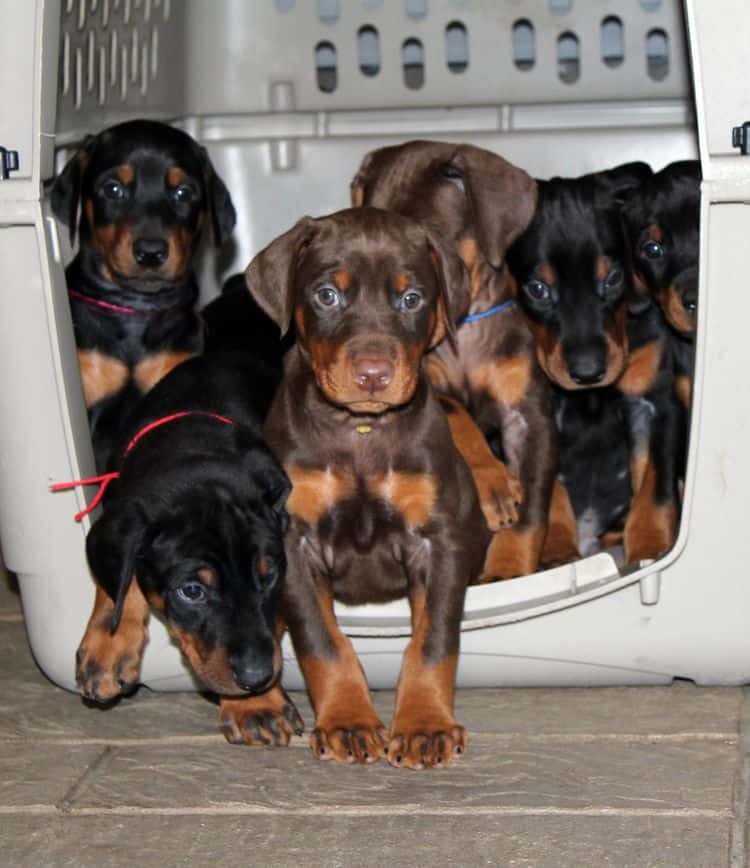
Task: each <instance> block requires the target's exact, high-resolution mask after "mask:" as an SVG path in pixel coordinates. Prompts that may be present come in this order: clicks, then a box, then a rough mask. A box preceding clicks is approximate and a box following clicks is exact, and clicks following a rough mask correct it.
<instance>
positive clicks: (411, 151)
mask: <svg viewBox="0 0 750 868" xmlns="http://www.w3.org/2000/svg"><path fill="white" fill-rule="evenodd" d="M352 201H353V204H355V205H372V206H374V207H378V208H387V209H389V210H392V211H396V212H398V213H399V214H404V215H406V216H408V217H411V218H413V219H416V220H419V221H420V222H422V223H424V224H425V225H426V226H429V227H432V228H433V229H434V230H437V231H438V232H439V233H440V234H441V235H442V237H443V238H444V239H445V240H446V241H447V243H448V244H449V245H450V247H451V248H452V249H453V250H455V251H456V252H457V253H458V254H459V255H460V256H461V258H462V259H463V261H464V263H465V265H466V267H467V269H468V270H469V274H470V284H471V305H470V309H469V314H470V316H469V317H467V319H466V320H464V322H463V323H462V324H461V325H460V327H459V329H458V337H457V348H458V351H457V352H454V351H453V348H452V347H451V346H449V345H447V344H443V345H442V346H440V347H438V348H437V349H436V350H435V352H434V353H433V354H432V356H431V358H430V365H429V374H430V379H431V380H432V382H433V385H435V387H436V388H437V389H438V391H440V392H441V393H444V394H447V395H450V396H452V397H453V398H454V399H456V400H458V401H459V402H460V403H461V404H462V405H463V406H464V407H466V408H468V410H469V411H470V413H471V415H472V416H473V418H474V419H475V421H476V423H477V424H478V426H479V428H480V429H481V431H482V433H483V434H484V435H485V436H487V437H496V436H497V435H499V443H500V446H501V451H502V455H503V457H504V459H505V461H506V462H507V464H508V466H509V469H510V471H511V472H512V473H513V474H514V475H515V476H516V477H517V478H518V480H519V481H520V483H521V488H522V490H523V496H524V501H523V504H522V506H521V509H520V512H519V515H518V521H517V523H516V525H515V527H513V528H511V529H502V530H500V532H499V533H500V536H501V538H502V546H501V551H502V553H503V558H502V559H501V561H500V562H499V563H498V565H497V573H496V574H495V577H497V578H509V577H511V576H519V575H525V574H527V573H531V572H534V570H535V569H536V568H537V565H538V564H539V561H540V557H541V555H542V546H543V544H544V542H545V535H547V533H546V532H547V522H548V511H549V508H550V495H551V492H552V486H553V479H554V474H555V467H556V460H557V456H556V440H555V431H554V424H553V422H552V418H551V413H550V407H549V396H548V387H547V384H546V381H545V378H544V375H543V373H542V372H541V370H540V369H539V366H538V364H537V361H536V358H535V350H534V341H533V338H532V336H531V334H530V332H529V329H528V327H527V325H526V323H525V322H524V318H523V316H522V314H521V312H520V311H519V310H518V308H517V307H516V305H515V303H514V300H513V295H514V287H513V284H512V280H511V278H510V275H509V272H508V269H507V266H506V264H505V251H506V249H507V247H508V246H509V244H510V243H511V242H512V241H513V240H514V239H515V238H516V237H517V236H518V235H519V234H520V232H522V231H523V229H524V228H525V227H526V226H527V224H528V223H529V221H530V220H531V217H532V214H533V211H534V206H535V203H536V184H535V182H534V181H533V179H532V178H530V177H529V176H528V175H527V174H526V173H525V172H524V171H522V170H521V169H518V168H516V167H515V166H512V165H511V164H510V163H508V162H506V161H505V160H503V159H502V158H501V157H498V156H496V155H495V154H491V153H489V152H488V151H484V150H482V149H480V148H475V147H472V146H470V145H453V144H448V143H439V142H421V141H415V142H408V143H407V144H405V145H399V146H396V147H389V148H381V149H380V150H377V151H373V152H371V153H370V154H368V155H367V156H366V157H365V159H364V160H363V162H362V165H361V166H360V169H359V171H358V173H357V175H356V176H355V178H354V180H353V182H352ZM449 291H450V288H449ZM465 457H467V459H469V456H467V455H465ZM469 460H470V459H469ZM475 477H476V474H475ZM556 514H557V511H556V510H555V509H554V508H553V510H552V516H553V518H554V516H555V515H556ZM548 536H549V537H550V540H549V543H550V544H548V546H547V550H546V551H545V557H544V560H545V562H547V563H555V562H559V561H563V560H566V559H568V558H569V557H571V556H574V555H575V546H574V544H573V543H572V541H571V540H570V537H569V534H566V533H562V534H558V533H557V529H556V528H554V527H553V528H551V531H550V533H549V534H548Z"/></svg>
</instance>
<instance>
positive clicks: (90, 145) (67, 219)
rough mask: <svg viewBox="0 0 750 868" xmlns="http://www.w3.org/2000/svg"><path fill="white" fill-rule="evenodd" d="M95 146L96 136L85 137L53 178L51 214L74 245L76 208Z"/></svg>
mask: <svg viewBox="0 0 750 868" xmlns="http://www.w3.org/2000/svg"><path fill="white" fill-rule="evenodd" d="M95 146H96V136H86V138H85V139H84V140H83V142H82V143H81V146H80V147H79V148H78V149H77V150H76V152H75V153H74V154H73V156H72V157H71V158H70V159H69V160H68V162H67V163H66V164H65V167H64V168H63V170H62V172H60V174H59V175H58V176H57V178H55V183H54V184H53V185H52V190H51V192H50V202H51V205H52V213H53V214H54V215H55V217H57V219H58V220H59V221H60V222H61V223H64V224H65V225H66V226H67V227H68V232H69V233H70V243H71V244H74V243H75V239H76V229H77V227H78V206H79V205H80V203H81V186H82V184H83V175H84V173H85V171H86V167H87V166H88V164H89V160H90V158H91V153H92V152H93V150H94V147H95Z"/></svg>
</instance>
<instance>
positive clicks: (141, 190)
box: [51, 120, 235, 470]
mask: <svg viewBox="0 0 750 868" xmlns="http://www.w3.org/2000/svg"><path fill="white" fill-rule="evenodd" d="M51 202H52V208H53V211H54V213H55V214H56V216H57V217H58V219H60V220H61V221H62V222H64V223H65V225H66V226H67V227H68V229H69V231H70V237H71V242H72V241H74V240H75V238H76V234H77V237H78V242H79V250H78V254H77V255H76V257H75V258H74V259H73V261H72V262H71V264H70V265H69V266H68V268H67V270H66V279H67V284H68V293H69V296H70V305H71V311H72V316H73V326H74V329H75V337H76V343H77V346H78V360H79V363H80V368H81V378H82V381H83V391H84V398H85V401H86V406H87V408H88V411H89V422H90V425H91V431H92V437H93V441H94V448H95V453H96V457H97V464H98V466H99V468H100V470H101V469H104V466H105V465H106V458H107V456H108V454H109V452H110V450H111V448H112V446H113V444H114V442H115V441H116V439H117V436H118V434H119V432H120V429H121V425H122V421H123V419H124V417H125V415H126V413H127V410H128V409H129V408H130V407H132V406H133V404H134V403H135V402H136V400H137V399H138V397H139V396H140V395H142V394H144V393H145V392H147V391H148V390H149V389H150V388H151V387H152V386H153V385H154V384H155V383H156V382H158V381H159V380H160V379H161V378H162V377H163V376H164V375H165V374H166V373H168V372H169V371H170V370H171V369H172V368H173V367H174V366H175V365H177V364H179V363H180V362H182V361H184V360H185V359H188V358H190V357H191V356H194V355H196V354H197V353H199V352H200V351H201V349H202V346H203V343H202V329H201V324H200V320H199V319H198V317H197V316H196V314H195V311H194V307H195V303H196V301H197V297H198V286H197V283H196V279H195V274H194V271H193V258H194V256H195V252H196V249H197V247H198V242H199V239H200V237H201V235H202V234H203V233H202V230H203V229H204V227H205V224H206V223H210V228H211V231H212V233H213V237H214V241H215V242H216V244H217V245H221V244H223V242H224V241H225V240H226V239H227V238H228V237H229V235H230V234H231V232H232V229H233V227H234V222H235V212H234V207H233V206H232V201H231V199H230V196H229V193H228V191H227V189H226V187H225V186H224V184H223V182H222V181H221V179H220V178H219V177H218V175H217V174H216V172H215V171H214V169H213V167H212V165H211V162H210V160H209V158H208V155H207V153H206V151H205V149H203V148H201V147H199V145H198V144H196V142H195V141H194V140H193V139H191V138H190V136H188V135H187V134H185V133H183V132H181V131H180V130H177V129H175V128H174V127H170V126H167V125H166V124H161V123H157V122H155V121H146V120H137V121H130V122H128V123H124V124H119V125H117V126H114V127H110V128H109V129H106V130H104V131H103V132H102V133H100V134H99V135H97V136H88V137H87V138H86V139H85V140H84V142H83V144H82V145H81V146H80V148H79V149H78V150H77V151H76V152H75V154H74V155H73V156H72V157H71V159H70V160H69V162H68V163H67V164H66V166H65V168H64V169H63V171H62V172H61V174H60V176H59V177H58V178H57V179H56V181H55V183H54V185H53V187H52V193H51ZM79 211H80V219H79V217H78V214H79ZM76 230H77V231H76Z"/></svg>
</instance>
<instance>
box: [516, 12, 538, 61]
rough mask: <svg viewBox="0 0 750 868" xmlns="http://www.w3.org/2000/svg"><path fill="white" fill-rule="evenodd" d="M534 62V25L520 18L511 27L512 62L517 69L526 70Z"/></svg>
mask: <svg viewBox="0 0 750 868" xmlns="http://www.w3.org/2000/svg"><path fill="white" fill-rule="evenodd" d="M535 60H536V49H535V47H534V25H533V24H532V23H531V22H530V21H529V20H528V19H527V18H520V19H519V20H518V21H516V23H515V24H514V25H513V62H514V63H515V65H516V67H517V68H518V69H520V70H527V69H531V67H532V66H533V65H534V61H535Z"/></svg>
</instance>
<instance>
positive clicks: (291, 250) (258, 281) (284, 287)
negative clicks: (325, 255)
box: [245, 217, 315, 337]
mask: <svg viewBox="0 0 750 868" xmlns="http://www.w3.org/2000/svg"><path fill="white" fill-rule="evenodd" d="M314 229H315V221H314V220H313V219H312V217H303V218H302V219H301V220H299V221H298V222H297V223H295V225H294V226H293V227H292V228H291V229H289V230H288V231H287V232H285V233H284V234H283V235H279V237H278V238H277V239H275V240H274V241H272V242H271V243H270V244H269V245H268V247H266V248H265V249H264V250H261V252H260V253H259V254H258V255H257V256H256V257H255V258H254V259H253V261H252V262H251V263H250V265H248V267H247V270H246V271H245V282H246V283H247V288H248V289H249V290H250V294H251V295H252V296H253V298H254V299H255V300H256V301H257V302H258V305H259V307H260V308H261V310H262V311H263V312H264V313H266V314H268V316H269V317H271V319H272V320H273V321H274V322H275V323H276V325H277V326H278V327H279V328H280V329H281V337H284V335H285V334H286V333H287V331H288V330H289V324H290V323H291V321H292V308H293V306H294V273H295V271H296V269H297V263H298V260H299V256H300V254H301V253H302V252H303V251H304V250H305V249H306V247H307V245H308V244H309V243H310V239H311V238H312V236H313V233H314Z"/></svg>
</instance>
